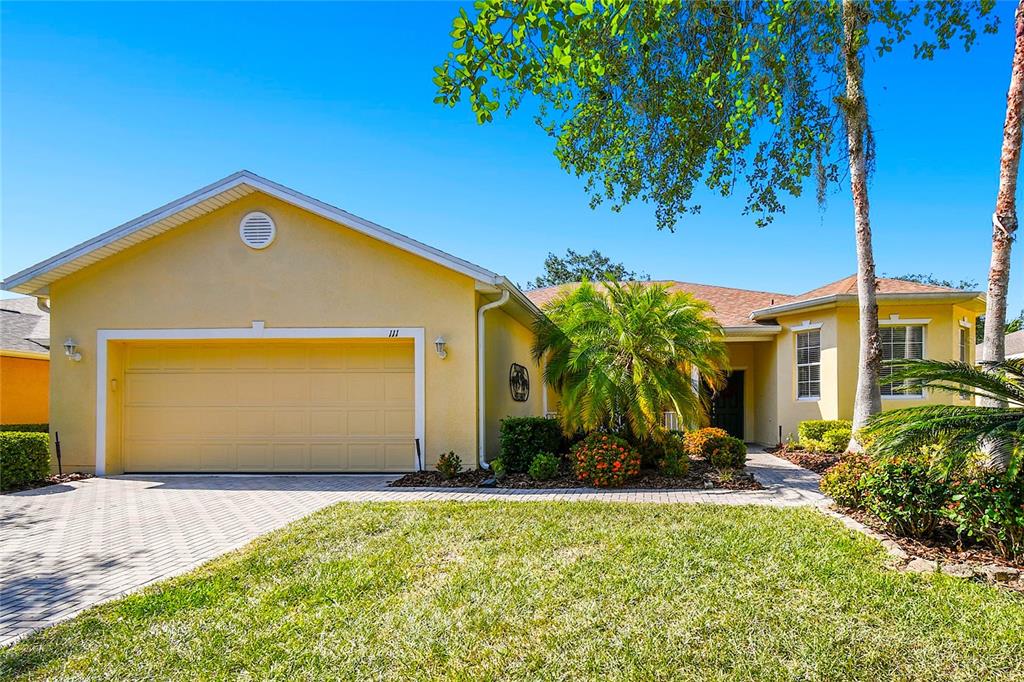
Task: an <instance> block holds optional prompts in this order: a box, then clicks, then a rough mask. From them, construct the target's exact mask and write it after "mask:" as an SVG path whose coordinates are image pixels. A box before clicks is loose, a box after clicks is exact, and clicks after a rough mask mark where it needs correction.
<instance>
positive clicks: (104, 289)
mask: <svg viewBox="0 0 1024 682" xmlns="http://www.w3.org/2000/svg"><path fill="white" fill-rule="evenodd" d="M673 286H675V287H678V288H682V289H685V290H688V291H692V292H693V293H695V294H696V295H698V296H700V297H701V298H705V299H707V300H708V301H709V302H711V304H712V305H713V306H714V307H715V308H716V310H717V314H718V316H719V319H720V321H721V323H722V324H723V326H724V327H725V328H726V333H727V335H728V341H729V348H730V351H731V353H730V356H731V359H732V363H733V367H734V371H733V374H732V378H731V381H730V383H729V388H727V389H726V390H725V391H723V392H722V394H721V395H720V396H719V397H718V399H716V403H715V418H716V420H718V422H719V423H722V424H723V425H725V426H727V427H728V428H729V429H730V430H732V431H734V432H736V433H741V434H742V435H743V436H744V437H745V438H746V439H747V440H750V441H759V442H764V443H774V442H776V441H777V440H778V437H779V434H778V429H779V427H780V426H781V427H782V430H783V433H784V435H785V434H788V433H792V432H794V431H795V428H796V424H797V422H798V421H800V420H802V419H809V418H818V417H825V418H830V417H843V416H848V414H849V412H850V410H851V407H852V402H853V390H854V380H853V377H854V374H855V367H856V355H857V347H856V346H857V333H856V308H855V307H854V305H855V299H856V296H855V295H854V294H852V293H850V292H851V289H850V283H849V281H847V280H844V281H842V282H837V283H836V284H834V285H829V287H826V288H824V289H822V290H818V291H815V292H809V293H808V294H805V295H801V296H787V295H783V294H769V293H763V292H752V291H740V290H736V289H724V288H720V287H708V286H699V285H689V284H682V283H674V284H673ZM2 287H3V288H4V289H6V290H9V291H14V292H18V293H22V294H26V295H29V296H33V297H37V298H40V299H43V300H44V302H45V303H44V304H45V305H48V306H49V308H50V310H51V337H52V338H53V339H54V344H55V347H56V349H57V350H55V352H54V361H53V363H52V367H51V371H50V396H51V402H50V424H51V430H59V431H60V434H61V441H62V444H63V455H64V462H65V467H66V468H70V469H72V470H75V469H77V470H85V471H95V472H96V473H98V474H100V475H103V474H116V473H121V472H173V471H182V472H184V471H217V472H225V471H237V472H303V471H319V472H354V471H395V472H397V471H410V470H415V469H418V468H422V467H428V468H429V467H432V466H433V464H434V463H435V462H436V459H437V456H438V454H439V453H441V452H446V451H448V450H454V451H455V452H457V453H459V454H460V455H461V456H462V458H463V461H465V462H467V463H471V462H472V461H473V460H477V459H490V458H492V457H493V456H494V455H496V454H497V437H498V422H499V420H500V419H501V418H502V417H505V416H510V415H514V416H526V415H538V416H539V415H543V414H545V413H547V412H548V409H549V405H548V403H549V399H550V398H551V396H549V395H548V391H546V390H544V389H543V387H542V386H541V377H540V374H541V373H540V370H539V368H538V367H537V366H536V365H535V364H534V363H533V361H532V360H531V357H530V346H531V343H532V334H531V330H530V327H531V323H532V321H533V320H534V319H536V317H537V316H538V315H540V314H541V312H540V309H539V307H538V306H541V305H543V303H544V302H545V301H546V300H549V299H550V297H551V295H553V293H554V292H553V291H552V290H538V291H533V292H529V293H528V294H524V293H523V292H521V291H520V290H519V289H518V288H516V287H515V286H514V285H513V284H512V283H511V282H509V281H508V279H506V278H505V277H503V276H501V275H498V274H496V273H494V272H491V271H490V270H487V269H484V268H482V267H480V266H477V265H474V264H472V263H469V262H467V261H464V260H461V259H459V258H456V257H455V256H452V255H449V254H447V253H444V252H442V251H439V250H437V249H435V248H432V247H430V246H428V245H426V244H423V243H420V242H418V241H415V240H413V239H410V238H408V237H405V236H403V235H401V234H398V233H396V232H393V231H391V230H389V229H386V228H384V227H381V226H379V225H376V224H374V223H371V222H369V221H367V220H364V219H362V218H359V217H358V216H355V215H352V214H350V213H347V212H346V211H343V210H341V209H338V208H335V207H333V206H330V205H328V204H325V203H323V202H321V201H318V200H316V199H313V198H311V197H308V196H306V195H303V194H301V193H299V192H296V191H294V190H292V189H289V188H287V187H284V186H282V185H279V184H277V183H274V182H271V181H269V180H266V179H264V178H261V177H259V176H257V175H254V174H252V173H249V172H246V171H242V172H239V173H235V174H233V175H231V176H229V177H227V178H224V179H223V180H220V181H218V182H216V183H213V184H211V185H209V186H207V187H204V188H202V189H200V190H198V191H196V192H193V193H192V194H189V195H188V196H185V197H182V198H181V199H178V200H176V201H173V202H171V203H169V204H167V205H165V206H162V207H160V208H158V209H156V210H154V211H151V212H150V213H147V214H146V215H143V216H141V217H139V218H136V219H135V220H132V221H130V222H128V223H125V224H123V225H120V226H118V227H116V228H114V229H112V230H110V231H108V232H106V233H104V234H101V235H99V236H97V237H95V238H93V239H90V240H89V241H87V242H84V243H82V244H80V245H78V246H75V247H73V248H71V249H68V250H67V251H65V252H63V253H60V254H58V255H56V256H54V257H52V258H50V259H48V260H46V261H44V262H42V263H39V264H38V265H34V266H32V267H30V268H28V269H26V270H24V271H22V272H19V273H17V274H15V275H12V276H11V277H9V278H8V279H7V280H5V281H4V282H3V284H2ZM879 298H880V302H881V306H882V315H883V319H884V322H883V324H884V329H885V330H887V333H888V336H887V338H888V341H887V343H888V347H889V348H890V350H892V349H894V348H896V347H897V346H898V347H899V348H900V350H899V351H898V352H900V353H904V352H906V353H910V354H914V353H919V354H924V355H927V356H929V357H942V358H948V357H959V356H958V355H957V354H958V353H959V352H963V351H962V350H960V349H961V348H962V344H963V336H962V334H961V332H960V330H962V329H967V328H971V329H972V330H973V324H974V319H975V317H976V316H977V314H978V313H980V312H981V310H982V309H983V304H982V301H981V298H980V297H979V296H978V295H977V294H975V293H965V292H961V291H953V290H947V289H936V288H934V287H922V286H920V285H907V284H906V283H893V282H892V281H891V280H884V281H883V283H882V288H881V293H880V296H879ZM971 349H973V344H969V345H968V351H970V350H971ZM968 359H971V358H968ZM895 390H896V391H897V392H899V391H898V389H895ZM939 399H944V400H945V399H948V398H947V397H939V396H931V395H924V396H913V395H893V396H891V398H890V400H889V401H887V404H888V405H892V404H896V403H899V404H905V403H904V402H903V401H907V400H915V401H931V400H939Z"/></svg>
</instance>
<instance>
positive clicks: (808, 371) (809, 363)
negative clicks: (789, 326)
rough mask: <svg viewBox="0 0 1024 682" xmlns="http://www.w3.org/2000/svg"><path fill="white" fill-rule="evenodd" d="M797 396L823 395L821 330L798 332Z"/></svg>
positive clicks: (811, 397) (802, 397) (803, 397)
mask: <svg viewBox="0 0 1024 682" xmlns="http://www.w3.org/2000/svg"><path fill="white" fill-rule="evenodd" d="M796 397H797V398H798V399H801V400H811V399H815V398H820V397H821V330H820V329H811V330H809V331H805V332H797V334H796Z"/></svg>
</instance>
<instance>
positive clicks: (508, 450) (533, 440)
mask: <svg viewBox="0 0 1024 682" xmlns="http://www.w3.org/2000/svg"><path fill="white" fill-rule="evenodd" d="M561 445H562V427H561V425H559V423H558V421H557V420H555V419H546V418H544V417H505V418H504V419H502V420H501V437H500V447H501V461H502V462H504V463H505V468H506V469H507V470H508V471H509V472H510V473H522V472H524V471H526V470H528V469H529V468H530V464H531V463H532V462H533V458H534V457H535V456H536V455H537V454H538V453H541V452H559V450H560V449H561Z"/></svg>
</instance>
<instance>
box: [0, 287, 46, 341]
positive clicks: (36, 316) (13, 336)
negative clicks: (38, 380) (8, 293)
mask: <svg viewBox="0 0 1024 682" xmlns="http://www.w3.org/2000/svg"><path fill="white" fill-rule="evenodd" d="M0 351H16V352H19V353H34V354H35V353H38V354H41V355H46V354H48V353H49V351H50V316H49V315H48V314H47V313H45V312H43V311H42V310H40V309H39V306H38V305H37V304H36V299H34V298H4V299H0Z"/></svg>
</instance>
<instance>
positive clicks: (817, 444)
mask: <svg viewBox="0 0 1024 682" xmlns="http://www.w3.org/2000/svg"><path fill="white" fill-rule="evenodd" d="M852 430H853V422H851V421H850V420H849V419H808V420H807V421H802V422H800V425H799V426H797V432H798V433H799V434H800V445H802V446H804V447H805V448H807V449H808V450H815V451H817V452H832V453H841V452H844V451H845V450H846V446H847V445H848V444H849V442H850V434H851V433H852Z"/></svg>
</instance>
